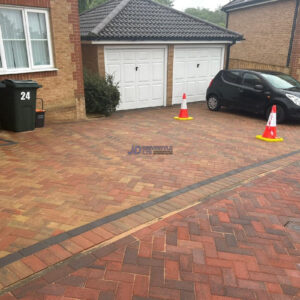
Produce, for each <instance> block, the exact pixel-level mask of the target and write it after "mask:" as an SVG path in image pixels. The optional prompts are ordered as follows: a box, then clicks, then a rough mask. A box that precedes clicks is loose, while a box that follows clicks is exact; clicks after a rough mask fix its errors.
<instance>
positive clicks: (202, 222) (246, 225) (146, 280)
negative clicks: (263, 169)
mask: <svg viewBox="0 0 300 300" xmlns="http://www.w3.org/2000/svg"><path fill="white" fill-rule="evenodd" d="M299 182H300V162H296V163H293V164H292V165H291V166H289V167H287V168H284V169H281V170H278V171H276V172H273V173H270V174H268V175H267V176H264V177H262V178H260V179H257V180H255V181H252V182H250V183H248V184H246V185H244V186H241V187H238V188H236V189H234V190H232V191H230V192H226V193H223V194H221V195H219V196H217V197H213V198H211V199H209V200H206V201H204V202H203V203H201V204H198V205H196V206H193V207H191V208H189V209H186V210H183V211H181V212H180V213H177V214H174V215H172V216H170V217H168V218H166V219H164V220H161V221H159V222H156V223H154V224H152V225H151V226H147V227H145V228H143V229H141V230H139V231H137V232H134V233H132V234H131V235H129V236H127V237H123V238H121V239H119V240H118V241H115V242H113V243H110V244H108V245H106V246H102V247H99V248H95V249H94V250H92V251H89V252H88V253H86V254H84V255H82V256H81V257H79V258H76V259H75V258H73V259H71V260H69V261H68V262H66V263H65V264H63V265H62V266H60V267H57V268H56V269H54V270H52V271H50V272H47V273H45V274H44V275H43V276H42V277H40V278H38V279H36V280H34V281H32V282H30V283H28V284H27V285H25V286H23V287H20V288H17V289H15V290H13V291H12V293H11V294H6V295H4V296H2V297H1V296H0V300H13V299H24V300H25V299H26V300H30V299H35V300H40V299H41V300H42V299H45V300H46V299H47V300H50V299H51V300H62V299H68V300H71V299H80V300H81V299H82V300H83V299H89V300H93V299H95V300H110V299H120V300H127V299H134V300H146V299H151V300H154V299H170V300H177V299H178V300H179V299H180V300H184V299H186V300H192V299H262V300H266V299H300V231H299V229H300V201H299V199H300V184H299ZM297 225H298V227H297ZM297 228H298V231H297V230H296V229H297Z"/></svg>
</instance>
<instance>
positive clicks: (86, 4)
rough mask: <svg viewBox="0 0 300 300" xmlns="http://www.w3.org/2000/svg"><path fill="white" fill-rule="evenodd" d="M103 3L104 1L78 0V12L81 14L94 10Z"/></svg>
mask: <svg viewBox="0 0 300 300" xmlns="http://www.w3.org/2000/svg"><path fill="white" fill-rule="evenodd" d="M105 1H106V0H78V6H79V12H80V13H82V12H84V11H85V10H88V9H91V8H94V7H96V6H98V5H100V4H102V3H104V2H105Z"/></svg>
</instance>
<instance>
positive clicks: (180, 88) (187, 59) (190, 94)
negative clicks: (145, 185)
mask: <svg viewBox="0 0 300 300" xmlns="http://www.w3.org/2000/svg"><path fill="white" fill-rule="evenodd" d="M223 58H224V47H223V46H177V47H175V49H174V75H173V101H172V103H173V104H178V103H181V101H182V94H183V93H186V95H187V99H188V101H189V102H195V101H204V100H205V93H206V89H207V87H208V86H209V83H210V81H211V80H212V78H213V77H214V76H215V75H216V74H217V73H218V72H219V71H220V70H221V69H222V68H223V64H224V59H223Z"/></svg>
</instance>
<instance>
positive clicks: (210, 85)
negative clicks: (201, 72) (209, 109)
mask: <svg viewBox="0 0 300 300" xmlns="http://www.w3.org/2000/svg"><path fill="white" fill-rule="evenodd" d="M213 82H214V79H212V80H211V82H210V84H209V87H211V86H212V84H213Z"/></svg>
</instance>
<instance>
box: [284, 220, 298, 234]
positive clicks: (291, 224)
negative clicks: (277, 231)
mask: <svg viewBox="0 0 300 300" xmlns="http://www.w3.org/2000/svg"><path fill="white" fill-rule="evenodd" d="M285 227H287V228H289V229H292V230H295V231H298V232H300V222H299V223H298V222H291V221H289V222H287V223H286V224H285Z"/></svg>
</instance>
